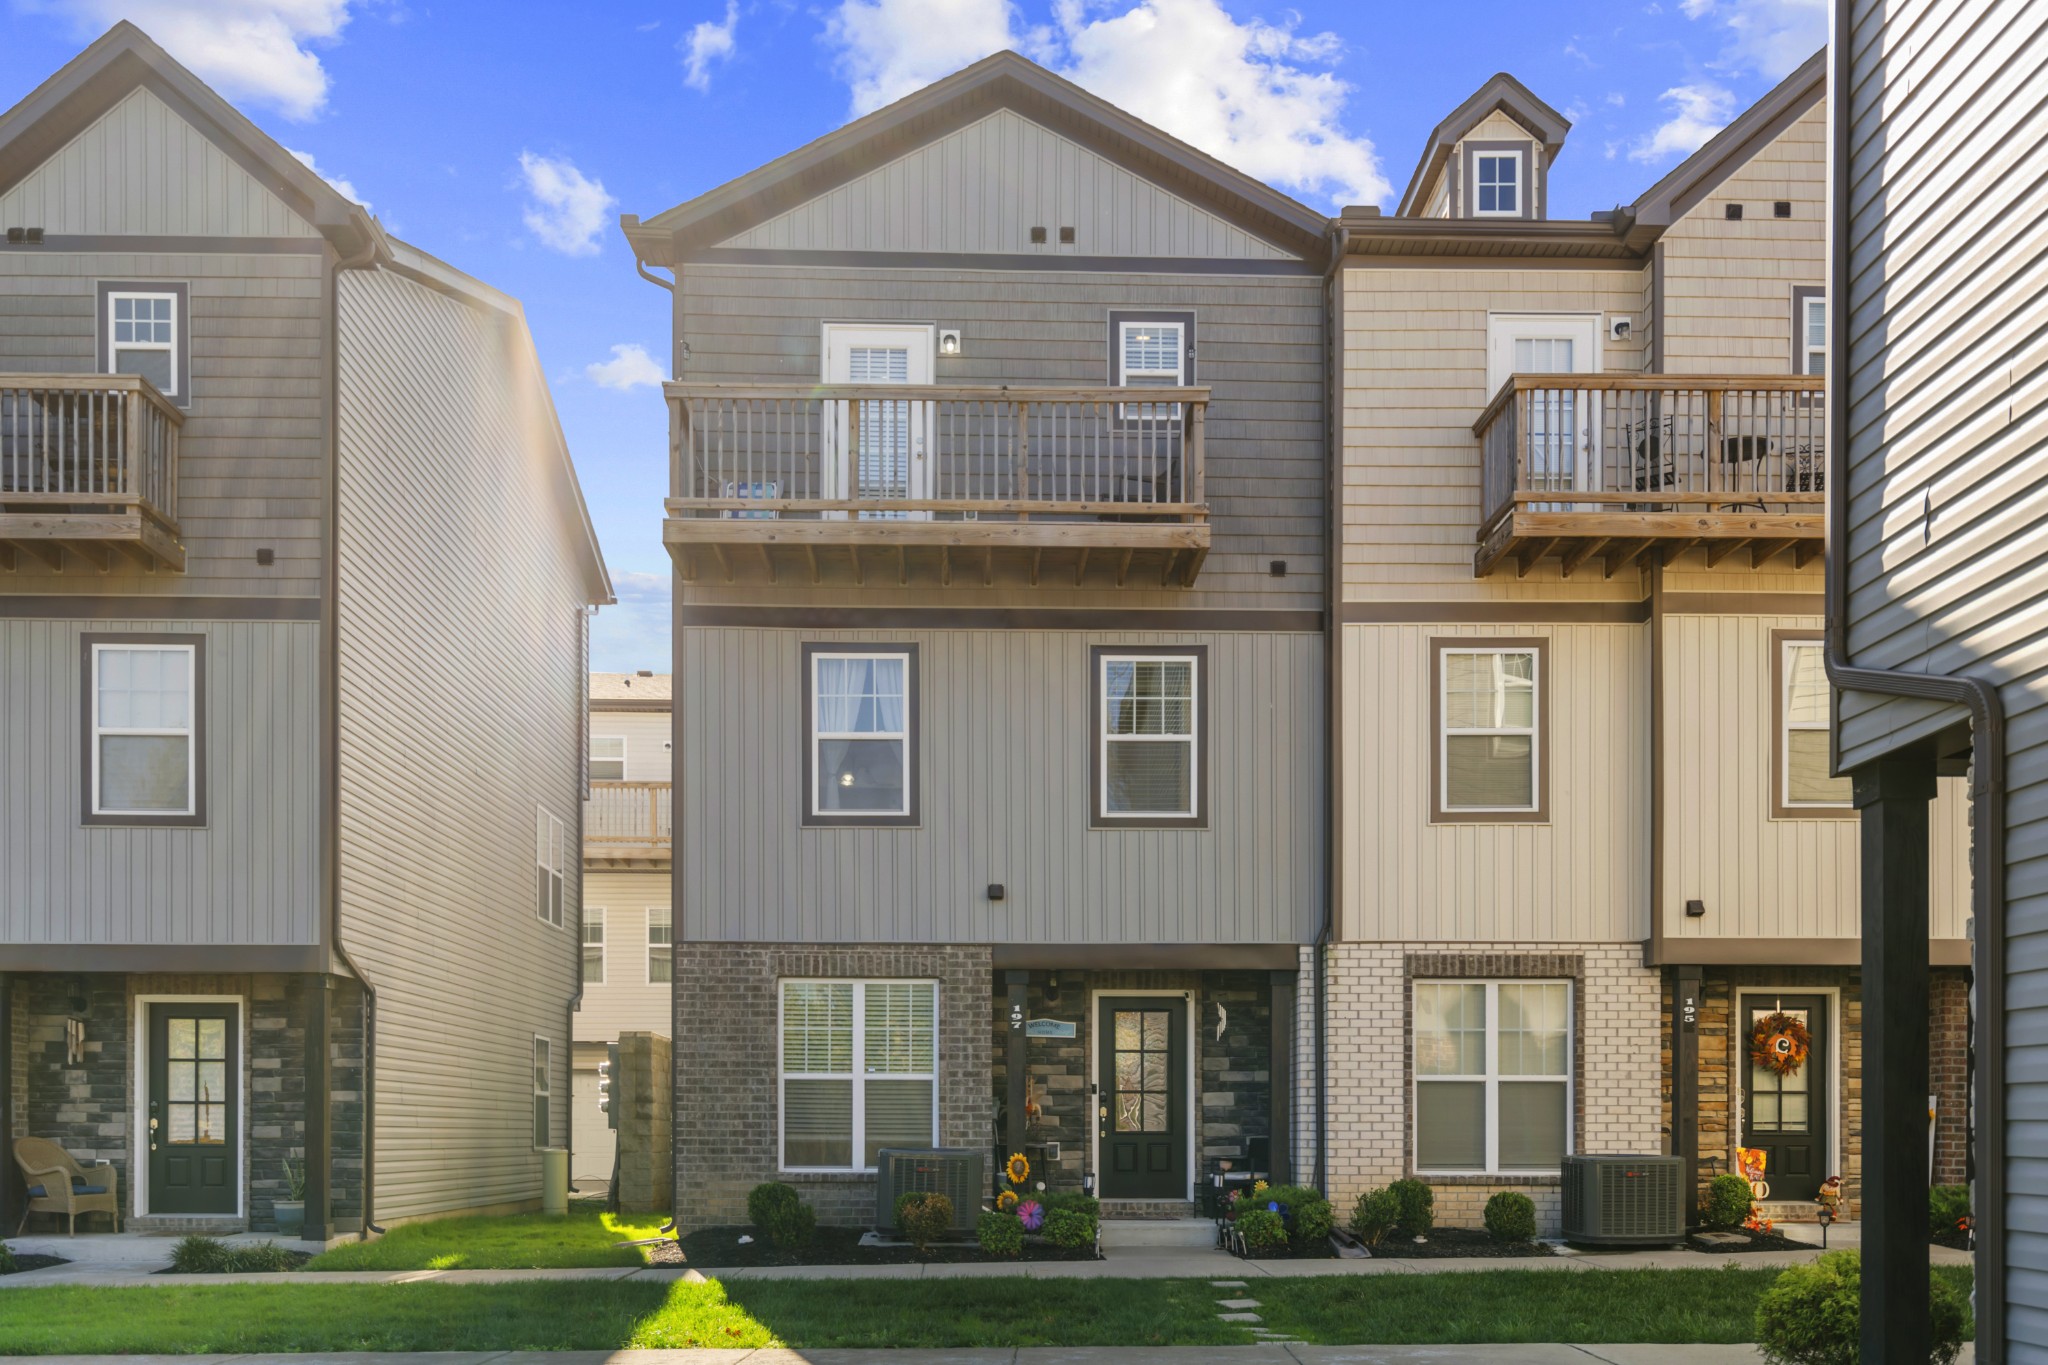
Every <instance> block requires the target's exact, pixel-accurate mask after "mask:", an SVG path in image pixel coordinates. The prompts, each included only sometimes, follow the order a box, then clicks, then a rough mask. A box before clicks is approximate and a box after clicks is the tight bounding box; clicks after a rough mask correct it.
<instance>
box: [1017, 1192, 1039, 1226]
mask: <svg viewBox="0 0 2048 1365" xmlns="http://www.w3.org/2000/svg"><path fill="white" fill-rule="evenodd" d="M1017 1221H1018V1222H1020V1223H1022V1224H1023V1225H1024V1230H1025V1231H1026V1232H1036V1231H1038V1229H1039V1228H1040V1227H1041V1226H1043V1225H1044V1223H1045V1205H1043V1204H1041V1203H1039V1202H1038V1201H1037V1200H1036V1199H1027V1200H1025V1201H1024V1202H1023V1203H1021V1204H1019V1205H1018V1206H1017Z"/></svg>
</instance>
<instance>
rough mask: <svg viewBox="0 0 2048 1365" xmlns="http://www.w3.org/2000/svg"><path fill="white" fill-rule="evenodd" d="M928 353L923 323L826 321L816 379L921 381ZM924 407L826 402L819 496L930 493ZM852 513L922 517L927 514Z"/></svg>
mask: <svg viewBox="0 0 2048 1365" xmlns="http://www.w3.org/2000/svg"><path fill="white" fill-rule="evenodd" d="M933 350H934V337H933V335H932V328H931V327H930V326H928V325H924V324H916V325H906V324H900V323H898V324H887V323H841V322H828V323H826V324H825V344H824V373H823V375H822V376H820V377H821V378H823V380H824V381H825V382H826V383H827V384H863V385H879V384H929V383H931V382H932V353H933ZM931 407H932V405H931V404H929V403H909V402H903V403H897V402H890V401H887V400H883V399H863V400H861V401H858V402H852V403H836V404H834V405H833V407H832V412H831V420H830V421H829V422H827V423H826V431H825V440H826V446H827V448H826V452H825V461H824V465H825V467H824V470H823V474H824V478H823V483H824V496H825V497H827V498H853V499H858V500H861V501H875V502H885V501H903V500H916V499H920V498H928V497H930V496H931V475H930V471H929V466H928V463H927V459H926V456H927V452H928V451H929V450H930V447H931V421H932V412H931ZM830 515H832V516H834V517H835V518H843V517H844V516H845V515H846V514H845V513H843V512H841V513H833V514H830ZM858 515H859V516H862V517H881V518H894V519H899V520H923V519H926V518H929V517H930V516H931V513H929V512H902V511H895V512H890V511H882V512H861V513H859V514H858Z"/></svg>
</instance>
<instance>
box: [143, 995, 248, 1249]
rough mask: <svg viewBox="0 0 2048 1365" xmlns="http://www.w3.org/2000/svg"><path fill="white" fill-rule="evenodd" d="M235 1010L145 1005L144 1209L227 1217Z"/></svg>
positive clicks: (235, 1083) (237, 1112) (235, 1121)
mask: <svg viewBox="0 0 2048 1365" xmlns="http://www.w3.org/2000/svg"><path fill="white" fill-rule="evenodd" d="M239 1032H240V1030H239V1028H238V1027H237V1020H236V1007H235V1006H234V1005H196V1004H195V1005H184V1004H168V1005H165V1004H153V1005H151V1006H150V1007H149V1211H150V1212H151V1213H233V1212H234V1211H235V1206H236V1203H237V1202H238V1201H237V1195H238V1193H239V1191H238V1190H237V1189H236V1175H237V1167H238V1165H239V1162H240V1156H239V1154H240V1152H241V1149H242V1148H241V1134H240V1130H239V1127H238V1125H239V1124H240V1123H241V1118H242V1106H241V1096H240V1094H239V1091H240V1088H241V1086H240V1082H241V1074H242V1070H241V1060H240V1058H238V1057H237V1056H236V1042H237V1034H238V1033H239Z"/></svg>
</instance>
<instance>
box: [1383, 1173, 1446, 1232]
mask: <svg viewBox="0 0 2048 1365" xmlns="http://www.w3.org/2000/svg"><path fill="white" fill-rule="evenodd" d="M1387 1188H1388V1189H1390V1190H1392V1191H1393V1192H1394V1198H1395V1199H1396V1200H1398V1201H1399V1202H1400V1205H1401V1216H1400V1217H1399V1218H1398V1219H1396V1220H1395V1222H1394V1231H1396V1232H1398V1233H1399V1234H1400V1235H1401V1236H1403V1237H1409V1238H1414V1237H1427V1236H1429V1234H1430V1233H1431V1232H1432V1231H1434V1230H1435V1228H1436V1191H1435V1190H1432V1189H1431V1188H1430V1187H1429V1186H1428V1184H1427V1183H1426V1182H1424V1181H1420V1180H1417V1179H1415V1178H1414V1177H1413V1176H1410V1177H1409V1178H1408V1179H1406V1180H1396V1181H1395V1182H1394V1183H1393V1184H1391V1185H1389V1186H1387Z"/></svg>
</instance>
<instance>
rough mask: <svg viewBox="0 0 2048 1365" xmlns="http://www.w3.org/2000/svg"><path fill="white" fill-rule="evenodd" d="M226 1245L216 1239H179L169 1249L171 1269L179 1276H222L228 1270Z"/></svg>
mask: <svg viewBox="0 0 2048 1365" xmlns="http://www.w3.org/2000/svg"><path fill="white" fill-rule="evenodd" d="M228 1261H229V1255H228V1244H227V1243H226V1242H223V1241H222V1240H221V1239H220V1238H218V1237H181V1238H179V1239H178V1244H177V1245H176V1246H174V1247H172V1248H171V1269H172V1270H175V1271H176V1272H177V1273H178V1274H180V1275H222V1274H226V1273H227V1269H228Z"/></svg>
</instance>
